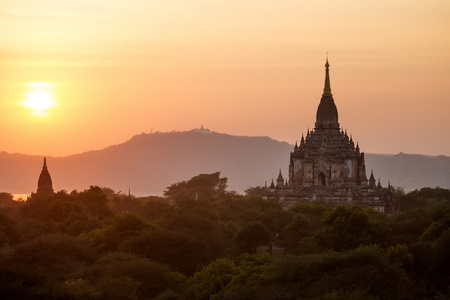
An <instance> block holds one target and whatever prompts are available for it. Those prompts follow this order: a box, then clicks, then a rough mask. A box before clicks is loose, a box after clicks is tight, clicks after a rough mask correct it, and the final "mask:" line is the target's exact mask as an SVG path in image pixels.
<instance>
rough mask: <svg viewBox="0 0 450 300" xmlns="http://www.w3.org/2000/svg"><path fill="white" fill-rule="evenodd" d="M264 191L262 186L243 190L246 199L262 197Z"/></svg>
mask: <svg viewBox="0 0 450 300" xmlns="http://www.w3.org/2000/svg"><path fill="white" fill-rule="evenodd" d="M264 191H265V187H263V186H262V185H258V186H254V187H249V188H248V189H246V190H244V192H245V196H247V197H262V195H263V193H264Z"/></svg>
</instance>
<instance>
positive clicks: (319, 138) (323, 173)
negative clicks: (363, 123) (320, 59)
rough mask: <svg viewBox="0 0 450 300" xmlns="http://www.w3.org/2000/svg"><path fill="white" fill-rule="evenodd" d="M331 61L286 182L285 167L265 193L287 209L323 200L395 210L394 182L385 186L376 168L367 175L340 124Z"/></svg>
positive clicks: (362, 154)
mask: <svg viewBox="0 0 450 300" xmlns="http://www.w3.org/2000/svg"><path fill="white" fill-rule="evenodd" d="M329 69H330V64H329V63H328V58H327V61H326V64H325V87H324V89H323V94H322V98H321V99H320V103H319V107H318V108H317V114H316V123H315V127H314V129H313V130H311V131H310V130H309V129H308V131H307V133H306V135H305V136H303V135H302V137H301V140H300V144H298V143H297V142H296V143H295V146H294V149H293V152H291V154H290V158H289V174H288V178H286V180H285V179H284V178H283V175H282V173H281V170H280V172H279V174H278V178H277V180H276V184H275V183H274V182H273V180H272V183H271V185H270V186H269V187H267V185H266V190H265V193H264V195H263V197H264V198H265V199H268V198H274V199H277V200H278V201H280V202H281V203H282V204H283V205H284V206H286V207H289V206H291V205H293V204H295V203H297V202H310V201H314V200H321V201H324V202H326V203H330V204H333V205H348V204H358V205H362V206H370V207H373V208H374V209H375V210H376V211H386V212H394V211H395V207H396V205H395V203H394V201H393V199H392V194H391V188H390V184H389V186H388V187H387V188H383V187H382V186H381V184H380V180H379V179H378V184H377V183H376V181H375V177H374V175H373V171H372V172H371V174H370V178H369V179H367V177H366V166H365V159H364V152H361V151H360V148H359V145H358V143H356V145H355V142H354V141H353V138H352V137H351V136H349V135H348V134H347V131H346V130H345V131H344V130H343V129H342V128H340V125H339V118H338V110H337V107H336V104H335V102H334V99H333V95H332V93H331V85H330V73H329Z"/></svg>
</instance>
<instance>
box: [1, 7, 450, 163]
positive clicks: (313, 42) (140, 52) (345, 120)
mask: <svg viewBox="0 0 450 300" xmlns="http://www.w3.org/2000/svg"><path fill="white" fill-rule="evenodd" d="M0 28H2V41H1V42H0V70H1V71H0V78H1V79H2V80H1V81H0V97H1V99H0V100H1V101H0V106H1V107H0V110H1V111H2V114H3V117H2V118H0V119H1V120H0V128H2V130H0V132H1V133H0V138H1V139H2V146H1V147H0V150H2V151H7V152H20V153H27V154H39V155H70V154H75V153H79V152H84V151H88V150H92V149H101V148H104V147H107V146H109V145H112V144H117V143H121V142H124V141H126V140H128V139H129V138H131V136H133V135H135V134H139V133H141V132H148V133H149V132H151V131H152V130H153V131H172V130H180V131H183V130H190V129H193V128H198V127H200V125H201V124H203V125H204V126H205V127H207V128H209V129H211V130H213V131H217V132H223V133H229V134H235V135H249V136H255V135H256V136H259V135H264V136H270V137H272V138H274V139H277V140H281V141H286V142H289V143H291V144H294V143H295V141H296V140H299V139H300V138H301V135H302V133H306V131H307V129H308V127H309V128H312V127H313V126H314V122H315V114H316V109H317V106H318V104H319V100H320V96H321V94H322V90H323V81H324V74H325V70H324V64H325V58H326V52H328V53H329V60H330V65H331V66H330V76H331V89H332V93H333V96H334V99H335V102H336V105H337V108H338V112H339V122H340V124H341V126H342V127H344V128H346V129H347V130H348V132H349V133H351V134H352V135H353V137H354V139H355V141H358V142H359V145H360V147H361V149H362V151H365V152H370V153H399V152H405V153H422V154H430V155H439V154H444V155H450V139H449V138H448V132H449V131H450V123H449V122H448V112H449V111H450V104H449V103H450V99H448V96H446V89H447V87H448V84H449V82H450V72H448V71H449V69H450V2H449V1H445V0H441V1H426V2H425V1H418V0H412V1H399V0H397V1H376V2H375V1H349V0H348V1H281V2H280V1H278V2H274V1H264V0H263V1H214V0H213V1H211V0H209V1H206V0H193V1H181V0H180V1H143V0H140V1H139V0H134V1H126V2H124V1H56V0H43V1H26V0H22V1H12V0H7V1H2V3H1V4H0ZM29 82H47V83H54V84H55V86H56V85H57V87H58V88H57V89H53V90H52V92H51V93H50V92H46V93H47V94H45V93H43V92H39V91H30V90H29V89H28V88H27V87H26V84H27V83H29ZM26 93H35V94H28V96H25V97H24V94H26ZM36 93H37V94H39V93H40V94H39V95H40V96H38V95H37V94H36ZM27 97H28V98H27ZM37 98H39V99H41V100H40V101H38V102H40V103H41V104H40V105H42V103H43V102H45V101H47V102H48V103H53V104H56V103H57V104H58V105H57V106H53V108H51V109H47V110H44V111H45V112H46V113H47V114H46V115H45V118H44V117H41V118H36V117H35V116H32V115H30V109H28V110H27V109H24V107H23V106H21V105H17V104H18V103H19V102H21V101H28V102H30V101H31V102H33V101H34V100H30V99H37ZM42 99H47V100H45V101H44V100H42ZM28 107H29V106H28ZM35 111H39V110H35ZM124 124H126V126H124Z"/></svg>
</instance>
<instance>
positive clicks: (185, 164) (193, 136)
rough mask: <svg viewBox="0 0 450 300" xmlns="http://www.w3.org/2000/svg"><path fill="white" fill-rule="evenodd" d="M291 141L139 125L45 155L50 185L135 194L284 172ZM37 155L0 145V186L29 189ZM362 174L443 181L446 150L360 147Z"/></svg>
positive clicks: (259, 179) (239, 183) (233, 183)
mask: <svg viewBox="0 0 450 300" xmlns="http://www.w3.org/2000/svg"><path fill="white" fill-rule="evenodd" d="M292 149H293V146H292V145H289V144H288V143H286V142H279V141H276V140H274V139H271V138H269V137H247V136H232V135H228V134H222V133H216V132H211V131H209V130H207V129H201V130H198V129H197V130H192V131H187V132H169V133H161V132H156V133H150V134H146V133H142V134H140V135H136V136H134V137H133V138H131V139H130V140H128V141H126V142H124V143H122V144H118V145H114V146H110V147H108V148H105V149H102V150H96V151H89V152H85V153H81V154H76V155H71V156H66V157H48V158H47V165H48V168H49V171H50V174H51V176H52V179H53V188H54V189H55V191H57V190H61V189H65V190H67V191H69V192H70V191H72V190H73V189H77V190H83V189H86V188H88V187H89V186H90V185H99V186H104V187H111V188H112V189H114V190H116V191H122V192H124V193H126V192H128V189H130V190H131V193H133V194H135V195H138V196H145V195H161V194H162V192H163V191H164V190H165V188H166V187H168V186H169V185H171V184H173V183H176V182H179V181H182V180H187V179H190V178H191V177H193V176H195V175H198V174H200V173H213V172H217V171H220V172H221V176H222V177H228V179H229V180H228V186H229V188H228V189H229V190H235V191H237V192H243V190H244V189H246V188H248V187H251V186H257V185H264V182H265V181H267V183H268V184H270V180H271V179H272V178H274V179H276V176H277V175H278V172H279V170H280V169H281V170H282V173H283V176H284V177H286V175H287V168H288V165H289V153H290V152H291V151H292ZM42 163H43V158H42V157H41V156H31V155H23V154H9V153H5V152H1V153H0V166H1V168H0V176H1V178H2V181H1V182H0V191H4V192H10V193H16V194H22V193H30V192H31V191H35V190H36V188H37V180H38V176H39V173H40V170H41V168H42ZM366 167H367V173H368V174H367V176H370V170H371V169H373V170H374V175H375V177H376V178H381V183H382V184H383V185H384V186H385V185H387V182H388V180H390V181H391V184H392V185H394V186H401V187H403V188H404V189H405V190H413V189H416V188H421V187H424V186H430V187H435V186H440V187H443V188H450V180H449V179H450V158H449V157H446V156H425V155H411V154H404V153H400V154H398V155H382V154H366Z"/></svg>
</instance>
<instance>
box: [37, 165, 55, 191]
mask: <svg viewBox="0 0 450 300" xmlns="http://www.w3.org/2000/svg"><path fill="white" fill-rule="evenodd" d="M36 194H53V186H52V178H51V177H50V173H49V172H48V169H47V160H46V158H45V157H44V166H43V167H42V171H41V175H39V180H38V189H37V192H36Z"/></svg>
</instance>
